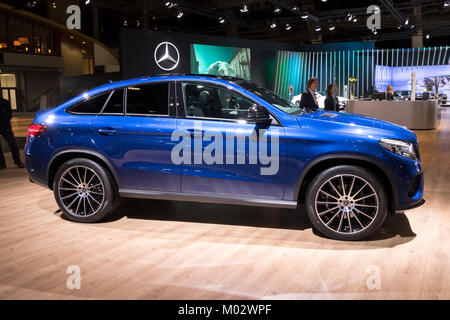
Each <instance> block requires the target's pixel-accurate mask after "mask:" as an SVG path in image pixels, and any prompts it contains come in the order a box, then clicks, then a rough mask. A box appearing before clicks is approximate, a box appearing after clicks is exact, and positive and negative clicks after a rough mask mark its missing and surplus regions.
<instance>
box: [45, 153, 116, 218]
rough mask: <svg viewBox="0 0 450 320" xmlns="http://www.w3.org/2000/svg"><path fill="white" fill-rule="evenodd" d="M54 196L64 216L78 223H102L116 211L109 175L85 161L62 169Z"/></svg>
mask: <svg viewBox="0 0 450 320" xmlns="http://www.w3.org/2000/svg"><path fill="white" fill-rule="evenodd" d="M53 193H54V196H55V199H56V202H57V203H58V206H59V208H60V209H61V210H62V212H63V215H64V216H65V217H66V218H68V219H69V220H73V221H77V222H96V221H99V220H101V219H102V218H104V217H105V216H106V215H107V214H108V213H109V212H110V211H111V210H112V209H113V208H114V205H115V202H116V198H117V196H116V186H115V183H114V179H113V178H112V177H111V174H110V173H109V171H108V170H107V169H105V168H104V167H103V166H101V165H99V164H98V163H96V162H95V161H92V160H90V159H82V158H79V159H72V160H69V161H67V162H65V163H63V164H62V165H61V167H60V168H59V169H58V172H57V173H56V175H55V180H54V182H53Z"/></svg>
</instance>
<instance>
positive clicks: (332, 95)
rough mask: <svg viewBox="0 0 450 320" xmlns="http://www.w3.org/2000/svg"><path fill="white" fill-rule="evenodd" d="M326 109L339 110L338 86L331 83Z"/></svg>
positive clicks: (328, 88)
mask: <svg viewBox="0 0 450 320" xmlns="http://www.w3.org/2000/svg"><path fill="white" fill-rule="evenodd" d="M325 110H329V111H338V110H339V107H338V99H337V98H336V87H335V85H334V84H332V83H330V84H329V85H328V87H327V97H326V98H325Z"/></svg>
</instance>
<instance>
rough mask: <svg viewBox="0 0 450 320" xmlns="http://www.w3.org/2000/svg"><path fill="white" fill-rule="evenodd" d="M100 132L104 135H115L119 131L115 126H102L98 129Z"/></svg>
mask: <svg viewBox="0 0 450 320" xmlns="http://www.w3.org/2000/svg"><path fill="white" fill-rule="evenodd" d="M98 132H99V133H100V134H101V135H104V136H113V135H115V134H116V132H117V131H116V129H114V128H100V129H98Z"/></svg>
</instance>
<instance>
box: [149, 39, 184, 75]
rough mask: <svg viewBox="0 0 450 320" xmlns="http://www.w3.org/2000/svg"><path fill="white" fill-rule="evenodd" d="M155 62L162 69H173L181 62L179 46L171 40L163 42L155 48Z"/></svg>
mask: <svg viewBox="0 0 450 320" xmlns="http://www.w3.org/2000/svg"><path fill="white" fill-rule="evenodd" d="M154 57H155V62H156V64H157V65H158V67H160V68H161V69H162V70H165V71H171V70H173V69H175V68H176V67H177V66H178V62H180V53H179V52H178V49H177V47H175V46H174V45H173V44H172V43H170V42H167V41H165V42H161V43H160V44H158V46H157V47H156V49H155V53H154Z"/></svg>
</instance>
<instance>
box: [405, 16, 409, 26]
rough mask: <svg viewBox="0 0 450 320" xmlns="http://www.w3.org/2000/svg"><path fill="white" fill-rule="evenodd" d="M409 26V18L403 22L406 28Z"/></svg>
mask: <svg viewBox="0 0 450 320" xmlns="http://www.w3.org/2000/svg"><path fill="white" fill-rule="evenodd" d="M408 24H409V18H406V20H405V26H407V25H408Z"/></svg>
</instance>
